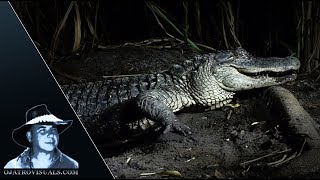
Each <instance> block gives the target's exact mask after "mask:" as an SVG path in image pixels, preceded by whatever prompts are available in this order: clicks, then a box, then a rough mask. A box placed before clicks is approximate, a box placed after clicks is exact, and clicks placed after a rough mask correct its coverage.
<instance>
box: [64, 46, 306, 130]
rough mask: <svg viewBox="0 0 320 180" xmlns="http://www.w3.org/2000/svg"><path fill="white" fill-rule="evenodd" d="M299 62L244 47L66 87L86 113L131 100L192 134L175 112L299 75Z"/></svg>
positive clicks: (143, 112) (215, 104)
mask: <svg viewBox="0 0 320 180" xmlns="http://www.w3.org/2000/svg"><path fill="white" fill-rule="evenodd" d="M299 67H300V62H299V60H298V59H297V58H294V57H284V58H279V57H269V58H258V57H253V56H252V55H250V54H249V53H248V52H246V51H245V50H244V49H242V48H238V49H236V50H228V51H221V52H219V53H211V54H205V55H198V56H196V57H195V58H194V59H193V60H192V61H190V60H187V61H185V63H183V64H182V65H174V66H173V67H172V68H171V69H170V70H168V71H166V72H164V73H159V74H147V75H142V76H136V77H123V78H117V79H114V80H112V79H109V80H108V79H105V80H103V81H98V82H92V83H86V84H78V85H65V86H62V89H63V90H64V92H65V93H66V96H67V97H68V100H69V101H70V103H71V105H72V107H73V108H74V109H75V111H76V113H77V114H78V115H79V116H80V119H81V117H90V116H94V115H99V114H101V113H103V112H104V111H106V110H107V109H108V108H110V107H112V106H115V105H117V104H119V103H125V102H127V101H131V102H133V103H132V104H133V105H134V106H135V108H136V113H137V114H139V115H140V116H142V117H146V118H148V119H151V120H152V121H154V122H156V123H159V124H161V125H162V126H163V127H164V133H166V132H169V131H172V132H176V133H179V134H183V135H187V134H191V129H190V128H189V127H188V126H186V125H184V124H182V123H180V122H179V121H178V120H177V117H176V116H175V114H174V112H176V111H179V110H181V109H184V108H186V107H190V106H202V107H210V108H211V109H214V108H219V107H222V106H224V105H225V104H227V103H229V102H230V101H231V100H232V98H233V95H234V94H235V93H236V92H238V91H243V90H250V89H254V88H262V87H268V86H274V85H280V84H283V83H286V82H289V81H293V80H294V79H295V78H296V74H295V73H294V71H296V70H298V69H299ZM89 123H90V122H89Z"/></svg>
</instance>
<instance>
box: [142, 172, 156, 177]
mask: <svg viewBox="0 0 320 180" xmlns="http://www.w3.org/2000/svg"><path fill="white" fill-rule="evenodd" d="M155 174H157V173H155V172H152V173H141V174H140V176H151V175H155Z"/></svg>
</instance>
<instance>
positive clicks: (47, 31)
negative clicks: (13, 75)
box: [11, 0, 320, 80]
mask: <svg viewBox="0 0 320 180" xmlns="http://www.w3.org/2000/svg"><path fill="white" fill-rule="evenodd" d="M11 4H12V6H13V7H14V9H15V11H16V12H17V14H18V15H19V17H20V19H21V20H22V22H23V23H24V25H25V27H26V29H27V30H28V32H29V34H30V35H31V37H32V38H33V40H34V41H35V42H36V45H37V46H38V48H39V49H40V50H41V52H42V54H43V55H44V56H45V59H46V60H47V61H49V62H50V63H52V62H53V61H55V60H56V59H57V58H59V57H61V56H66V55H70V54H74V53H79V54H81V53H85V52H87V51H91V50H94V49H96V48H99V47H100V48H101V47H109V46H112V45H121V44H122V45H123V44H124V43H129V42H140V43H144V44H148V43H149V44H150V43H151V42H157V40H162V41H161V42H166V43H167V44H166V45H168V44H169V45H171V47H175V46H176V45H177V44H178V45H179V44H185V45H189V46H190V47H191V48H193V49H194V50H196V51H207V52H211V51H215V50H216V49H218V50H220V49H232V48H235V47H238V46H242V47H244V48H245V49H247V50H248V51H250V52H251V53H252V54H255V55H258V56H287V55H293V56H296V57H298V58H300V60H301V62H302V68H301V70H300V73H306V74H309V75H311V76H312V77H314V80H319V79H320V68H319V67H320V63H319V57H320V50H319V48H320V23H319V22H320V18H319V17H320V2H318V1H315V0H314V1H312V0H291V1H284V0H283V1H276V0H268V1H265V0H259V1H249V0H214V1H211V0H176V1H164V0H163V1H160V0H135V1H129V0H128V1H124V0H109V1H99V0H95V1H93V0H88V1H57V0H53V1H40V0H37V1H12V2H11ZM145 40H148V41H145ZM176 47H177V46H176Z"/></svg>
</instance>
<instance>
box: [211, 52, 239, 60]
mask: <svg viewBox="0 0 320 180" xmlns="http://www.w3.org/2000/svg"><path fill="white" fill-rule="evenodd" d="M233 58H234V56H233V53H231V52H219V53H218V54H216V56H215V59H216V60H217V61H218V62H225V61H230V60H232V59H233Z"/></svg>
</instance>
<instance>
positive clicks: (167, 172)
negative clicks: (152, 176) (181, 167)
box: [159, 171, 182, 177]
mask: <svg viewBox="0 0 320 180" xmlns="http://www.w3.org/2000/svg"><path fill="white" fill-rule="evenodd" d="M159 174H161V175H167V176H174V177H182V175H181V174H180V172H179V171H162V172H160V173H159Z"/></svg>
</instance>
